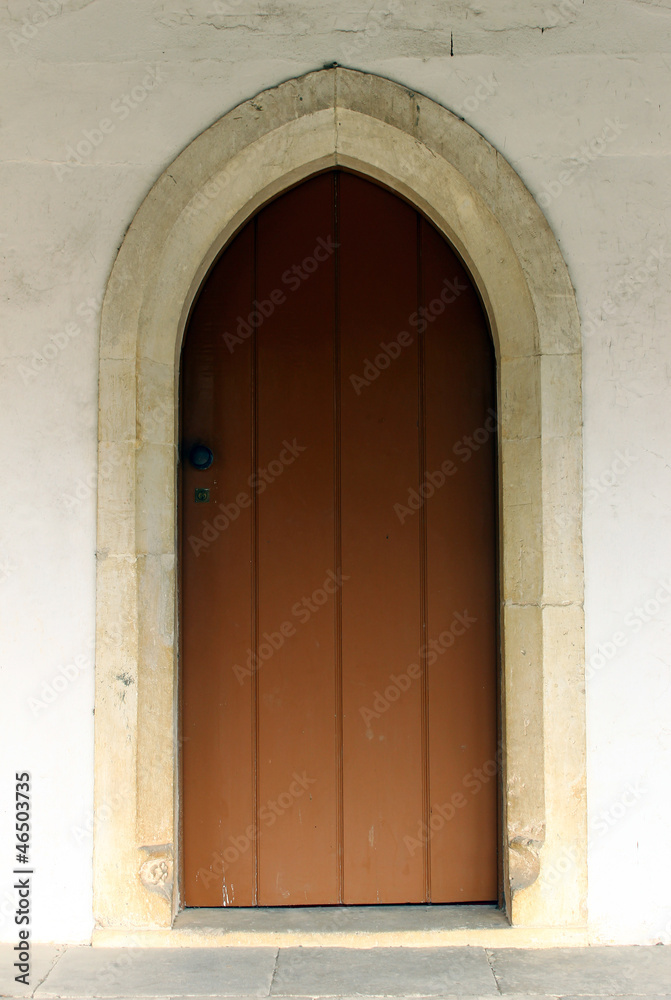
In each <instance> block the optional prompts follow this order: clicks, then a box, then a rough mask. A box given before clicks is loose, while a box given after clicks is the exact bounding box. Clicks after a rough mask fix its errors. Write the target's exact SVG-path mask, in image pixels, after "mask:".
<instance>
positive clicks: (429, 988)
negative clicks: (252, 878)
mask: <svg viewBox="0 0 671 1000" xmlns="http://www.w3.org/2000/svg"><path fill="white" fill-rule="evenodd" d="M450 994H457V995H469V996H473V995H477V994H482V995H483V996H497V995H498V990H497V987H496V981H495V979H494V976H493V975H492V971H491V969H490V967H489V963H488V961H487V956H486V954H485V951H484V949H483V948H372V949H369V948H337V949H336V948H329V949H326V948H282V949H281V950H280V952H279V956H278V960H277V969H276V972H275V976H274V978H273V985H272V989H271V993H270V995H271V996H281V997H293V996H300V997H312V996H324V995H331V996H339V997H342V996H391V997H402V996H408V995H409V996H418V995H419V996H426V997H436V996H439V997H445V996H446V995H450Z"/></svg>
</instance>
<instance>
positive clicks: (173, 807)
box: [93, 68, 587, 944]
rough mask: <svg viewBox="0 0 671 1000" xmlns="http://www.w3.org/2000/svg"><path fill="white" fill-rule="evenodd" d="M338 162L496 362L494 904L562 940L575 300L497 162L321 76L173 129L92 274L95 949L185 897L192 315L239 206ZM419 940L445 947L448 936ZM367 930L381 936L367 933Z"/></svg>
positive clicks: (575, 704) (577, 529) (548, 234)
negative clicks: (412, 215) (400, 229)
mask: <svg viewBox="0 0 671 1000" xmlns="http://www.w3.org/2000/svg"><path fill="white" fill-rule="evenodd" d="M336 168H338V169H344V170H352V171H355V172H357V173H360V174H362V175H365V176H366V177H369V178H370V179H371V180H374V181H377V182H379V183H381V184H383V185H385V186H386V187H387V188H388V189H390V190H392V191H394V192H395V193H397V194H398V195H399V196H400V197H402V198H404V199H406V200H407V201H408V202H409V203H410V204H411V205H414V206H416V207H417V209H418V210H419V211H420V212H421V213H422V214H423V215H424V216H425V217H426V218H427V219H429V220H430V221H431V223H432V224H433V225H434V226H435V227H436V229H437V230H438V231H439V232H440V233H441V234H443V235H444V236H445V238H446V239H448V240H449V241H450V243H451V245H452V246H454V247H455V248H456V249H457V252H458V254H459V257H460V258H461V259H462V260H463V261H464V262H465V263H466V265H467V267H468V271H469V273H470V275H471V278H472V280H473V282H474V284H475V285H476V286H477V289H478V293H479V295H480V298H481V301H482V303H483V307H484V309H485V312H486V315H487V319H488V321H489V327H490V330H491V333H492V339H493V342H494V347H495V350H496V358H497V413H498V432H497V443H498V472H499V491H498V492H499V545H498V564H499V567H500V573H499V579H500V591H499V601H498V622H499V636H500V648H501V661H502V663H501V691H500V697H499V706H500V713H501V790H502V794H501V800H502V809H501V829H500V852H501V883H502V884H501V891H502V895H503V899H504V901H505V903H504V905H505V913H506V917H507V919H508V920H509V921H510V922H511V924H512V928H511V941H512V940H515V941H516V942H517V943H519V942H520V941H522V940H528V941H530V942H535V943H537V941H538V940H540V938H539V936H538V935H541V936H542V939H543V940H544V941H547V942H549V941H554V942H555V943H558V944H559V943H566V942H567V941H568V940H572V941H577V940H584V935H585V923H586V893H587V888H586V887H587V862H586V843H587V837H586V828H587V827H586V795H585V728H584V721H585V715H584V708H585V690H584V663H583V625H584V615H583V607H582V598H583V580H584V574H583V562H582V547H581V512H582V506H581V504H582V478H581V476H582V464H581V463H582V434H581V419H582V418H581V342H580V324H579V316H578V311H577V307H576V302H575V294H574V291H573V288H572V286H571V281H570V277H569V274H568V271H567V268H566V264H565V262H564V260H563V258H562V254H561V251H560V249H559V247H558V245H557V241H556V239H555V238H554V235H553V233H552V231H551V229H550V226H549V225H548V222H547V220H546V219H545V218H544V216H543V214H542V212H541V211H540V209H539V208H538V206H537V205H536V203H535V201H534V198H533V195H532V194H531V192H530V191H529V190H528V188H527V187H526V186H525V184H524V182H523V180H522V179H521V178H520V177H519V176H518V175H517V174H516V173H515V171H514V170H513V169H512V167H511V166H510V164H508V163H507V161H506V160H505V158H504V157H503V156H502V155H501V154H500V153H499V152H497V150H495V149H494V148H493V147H492V146H491V145H490V144H489V143H488V142H487V141H486V140H485V139H484V138H483V137H482V136H481V135H479V134H478V133H477V132H475V131H474V130H473V129H472V128H471V127H470V126H469V125H468V124H467V123H466V122H464V121H462V120H460V119H459V118H457V117H456V116H455V115H453V114H451V113H450V112H449V111H448V110H447V109H446V108H444V107H441V106H440V105H438V104H437V103H436V102H435V101H432V100H430V99H428V98H426V97H424V96H422V95H421V94H418V93H417V92H414V91H411V90H408V89H407V88H405V87H403V86H401V85H400V84H397V83H394V82H392V81H390V80H385V79H383V78H381V77H376V76H373V75H371V74H365V73H358V72H354V71H351V70H345V69H342V68H334V69H329V70H322V71H319V72H315V73H309V74H307V75H306V76H304V77H302V78H300V79H296V80H291V81H287V82H286V83H283V84H282V85H280V86H278V87H275V88H272V89H270V90H268V91H264V92H263V93H261V94H258V95H257V96H256V97H255V98H254V99H253V100H252V101H248V102H245V103H244V104H241V105H239V106H238V107H236V108H233V109H231V110H230V111H228V112H227V113H226V114H225V115H224V116H223V117H222V118H221V119H220V120H219V121H217V122H216V123H214V124H213V125H212V126H211V127H210V128H209V129H207V130H206V131H205V132H204V133H203V134H202V135H200V136H198V137H197V138H195V139H194V140H193V142H192V143H191V144H190V145H189V146H187V147H186V148H185V149H184V150H183V152H182V153H180V155H179V156H178V157H177V158H176V159H175V160H174V161H173V163H171V164H170V165H169V166H168V167H167V168H166V170H165V171H164V173H163V174H162V175H161V176H160V177H159V178H158V180H157V181H156V183H155V185H154V186H153V188H152V189H151V191H150V192H149V193H148V195H147V197H146V198H145V200H144V202H143V203H142V205H141V206H140V208H139V209H138V211H137V213H136V215H135V217H134V219H133V221H132V223H131V224H130V226H129V228H128V231H127V233H126V235H125V237H124V240H123V243H122V245H121V247H120V248H119V252H118V256H117V258H116V261H115V263H114V266H113V268H112V271H111V274H110V278H109V282H108V285H107V290H106V294H105V299H104V303H103V310H102V317H101V330H100V367H99V387H100V389H99V397H100V419H99V461H100V468H101V469H105V470H107V471H106V472H105V474H101V475H100V477H99V484H98V529H97V558H98V562H97V586H96V604H97V638H96V664H95V670H96V685H95V690H96V704H95V809H96V815H98V814H99V812H100V811H102V812H103V814H107V813H108V812H109V813H110V814H109V816H108V817H107V818H106V820H105V822H104V823H96V824H95V826H94V853H93V871H94V915H95V921H96V928H97V929H96V932H95V935H94V940H95V941H96V942H100V943H103V942H108V943H110V942H112V941H114V942H117V943H124V942H127V943H136V939H135V935H136V934H137V933H138V932H139V931H140V930H141V929H143V928H144V929H147V930H149V932H150V934H151V935H153V938H152V940H153V939H154V938H155V939H156V940H157V941H158V940H159V939H160V940H161V942H164V943H174V942H175V941H182V940H184V939H183V938H180V937H179V932H178V930H177V928H176V927H175V926H173V924H174V921H175V917H176V915H177V914H178V913H179V911H180V909H181V907H183V905H184V893H183V881H182V875H183V867H184V866H183V850H182V839H181V837H182V834H181V829H180V816H181V813H182V809H181V801H180V795H181V790H180V789H181V785H180V781H179V773H180V766H181V759H182V751H183V748H184V745H185V744H184V741H183V740H182V739H181V734H180V732H179V710H178V709H179V702H178V681H179V675H180V670H181V667H180V654H179V634H178V629H177V627H176V623H177V616H176V597H177V593H178V586H177V577H176V567H177V563H178V556H179V553H178V545H177V542H178V532H177V513H178V507H177V497H176V485H177V469H178V462H177V454H178V446H179V438H178V433H177V431H178V428H177V421H176V415H177V410H178V378H179V360H180V351H181V344H182V339H183V335H184V331H185V328H186V324H187V321H188V318H189V315H190V312H191V306H192V303H193V301H194V298H195V296H196V294H197V292H198V289H199V288H200V287H201V285H202V282H203V279H204V277H205V275H206V274H207V273H209V270H210V267H211V264H212V262H213V261H214V260H215V259H216V258H217V257H218V255H219V253H220V251H221V248H222V247H223V246H227V245H228V243H229V242H230V240H231V239H232V237H233V236H234V235H235V233H237V232H238V231H239V230H240V228H241V226H243V225H244V224H245V222H246V221H247V220H248V219H249V218H250V217H251V216H252V215H253V214H254V213H255V212H257V211H258V210H259V209H260V208H261V207H262V206H263V205H266V204H268V203H269V202H270V201H271V200H272V199H273V198H274V197H276V196H277V195H278V194H280V193H282V192H283V191H286V190H288V189H289V188H290V187H291V186H292V185H296V184H297V183H299V182H300V181H301V180H304V179H306V178H308V177H310V176H312V175H314V174H315V173H316V172H318V171H323V170H325V169H336ZM371 388H372V387H371ZM362 398H363V397H362ZM288 471H290V470H288ZM119 633H121V636H122V641H121V643H119V642H118V641H117V636H118V635H119ZM111 802H114V803H116V804H115V806H114V808H113V809H111V810H110V803H111ZM567 850H568V851H569V854H567ZM568 857H570V862H569V863H567V858H568ZM259 912H260V911H259ZM524 928H527V929H528V930H526V931H525V930H524ZM536 929H538V930H536ZM441 933H443V937H442V938H441V940H443V941H444V942H445V943H448V942H449V941H453V942H454V940H455V939H453V938H452V937H451V931H450V930H449V929H447V928H446V929H444V931H443V932H441ZM483 933H484V934H485V938H483V936H482V935H483ZM488 933H489V932H485V931H482V930H477V929H476V930H474V931H473V933H472V934H471V932H470V931H468V932H466V934H465V937H464V936H461V937H459V943H466V942H468V941H470V942H471V943H473V942H475V941H477V942H478V943H480V944H482V943H483V941H484V940H485V939H486V940H488V941H491V942H492V944H493V943H494V940H497V941H498V942H499V943H500V940H501V939H500V938H498V937H495V938H489V937H487V934H488ZM497 933H498V932H497ZM196 937H197V935H196ZM254 939H255V940H256V941H258V940H259V938H258V936H256V932H255V938H254ZM194 940H195V939H193V940H192V939H189V943H194ZM227 940H228V939H227ZM367 940H370V941H371V944H376V943H379V942H380V940H382V939H381V938H380V936H379V934H378V932H377V931H375V932H373V933H371V936H370V938H367ZM413 940H414V941H415V942H416V940H417V939H416V938H413ZM431 943H435V939H432V941H431Z"/></svg>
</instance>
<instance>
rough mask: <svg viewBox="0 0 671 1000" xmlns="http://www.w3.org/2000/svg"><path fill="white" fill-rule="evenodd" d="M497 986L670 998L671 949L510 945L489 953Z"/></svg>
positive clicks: (516, 989)
mask: <svg viewBox="0 0 671 1000" xmlns="http://www.w3.org/2000/svg"><path fill="white" fill-rule="evenodd" d="M488 955H489V960H490V964H491V967H492V969H493V972H494V975H495V977H496V982H497V985H498V987H499V990H500V991H501V993H503V994H504V995H506V994H510V993H539V994H547V995H550V996H561V997H562V998H564V1000H568V998H574V997H580V998H581V1000H582V998H583V997H585V996H586V995H588V996H594V997H603V996H611V995H612V996H617V997H620V998H623V997H625V996H633V997H635V996H640V995H644V996H646V997H650V996H666V995H668V994H670V993H671V948H669V947H664V946H657V947H638V946H635V945H632V946H628V947H619V948H610V947H591V948H541V949H531V948H506V949H496V950H491V951H489V952H488Z"/></svg>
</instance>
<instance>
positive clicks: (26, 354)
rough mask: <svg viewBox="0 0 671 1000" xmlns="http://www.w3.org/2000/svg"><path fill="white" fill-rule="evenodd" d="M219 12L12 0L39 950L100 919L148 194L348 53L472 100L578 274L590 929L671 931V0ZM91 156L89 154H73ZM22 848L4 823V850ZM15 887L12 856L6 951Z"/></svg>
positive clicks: (5, 252)
mask: <svg viewBox="0 0 671 1000" xmlns="http://www.w3.org/2000/svg"><path fill="white" fill-rule="evenodd" d="M214 6H215V5H213V4H212V3H210V2H209V0H208V2H205V0H193V2H188V0H173V2H170V3H168V2H163V0H159V2H155V3H152V2H150V0H142V2H137V3H130V2H117V3H114V4H112V3H96V4H93V3H86V2H84V0H72V2H70V3H67V2H65V3H63V4H62V5H56V4H49V3H40V2H39V0H36V2H32V0H25V2H24V0H16V2H13V3H11V4H9V5H7V6H6V7H3V10H2V12H0V44H1V45H2V46H3V54H4V59H3V62H2V69H0V74H1V75H2V80H1V86H0V92H1V93H2V102H3V105H4V109H3V116H2V117H3V143H2V154H1V156H2V159H1V160H0V180H1V183H2V190H3V192H4V193H5V198H4V210H3V214H2V222H1V224H0V234H1V236H0V253H1V254H2V256H3V258H4V261H3V278H2V281H3V286H4V287H3V296H2V306H1V308H2V320H1V322H2V335H1V336H2V346H1V350H2V356H1V358H0V374H1V377H2V385H3V393H2V398H3V402H4V406H3V407H2V416H1V417H0V419H1V420H2V436H1V440H2V450H3V451H2V458H3V463H2V465H3V473H4V475H3V489H2V495H1V498H0V504H1V510H2V518H1V520H0V601H1V602H2V619H1V627H2V639H3V659H2V685H3V695H4V699H3V713H6V714H3V719H2V725H3V737H4V739H3V747H4V752H3V764H4V767H3V770H2V774H3V782H4V792H3V805H4V804H5V803H7V802H8V801H9V799H8V796H9V793H10V791H11V778H12V776H13V771H14V770H15V769H20V770H23V769H29V770H31V771H32V773H33V783H34V807H35V808H34V812H35V820H34V832H33V838H34V852H33V857H34V862H35V868H36V870H37V871H38V872H40V878H39V879H38V881H37V882H36V886H35V894H34V918H35V923H34V933H35V938H36V939H38V940H40V939H41V940H49V939H60V940H67V939H70V940H86V939H88V937H89V935H90V932H91V928H92V918H91V870H92V864H91V850H92V837H91V830H92V825H93V822H94V819H93V814H92V810H93V798H92V777H93V714H92V713H93V671H92V662H93V658H92V650H91V647H90V642H91V638H92V636H93V631H94V609H95V594H94V578H95V577H94V553H95V502H96V496H95V482H96V466H97V461H96V423H97V384H96V379H97V370H98V363H97V344H98V321H99V303H100V298H101V296H102V293H103V291H104V288H105V284H106V281H107V277H108V275H109V272H110V269H111V266H112V263H113V260H114V258H115V254H116V251H117V248H118V246H119V244H120V242H121V240H122V238H123V234H124V232H125V230H126V228H127V226H128V225H129V223H130V221H131V219H132V217H133V215H134V213H135V211H136V209H137V207H138V205H139V204H140V203H141V201H142V200H143V198H144V196H145V194H146V193H147V191H148V190H149V188H150V187H151V186H152V184H153V183H154V181H155V180H156V178H157V177H158V176H159V175H160V173H161V172H162V170H163V169H164V168H165V167H166V166H167V164H168V163H169V162H170V161H171V160H172V159H174V157H175V156H176V155H177V153H178V152H179V151H180V150H181V149H182V148H184V147H185V146H186V145H187V144H188V142H189V141H191V140H192V139H193V138H194V136H195V135H197V134H198V133H199V132H201V131H202V129H203V128H205V127H206V126H208V125H209V124H210V123H211V122H212V121H214V120H215V119H217V118H219V117H220V116H221V115H222V114H223V113H225V112H226V111H228V110H230V109H231V108H232V107H234V106H236V105H237V104H238V103H239V102H240V101H241V100H243V99H245V98H248V97H250V96H252V95H253V94H256V93H258V92H259V91H261V90H262V89H264V88H265V87H268V86H271V85H273V84H275V83H277V82H279V81H281V80H283V79H287V78H291V77H294V76H297V75H299V74H301V73H304V72H306V71H308V70H311V69H313V68H315V67H318V66H320V65H322V64H323V63H332V62H334V61H335V62H339V63H342V64H345V65H350V66H353V67H355V68H358V69H363V70H367V71H370V72H372V73H379V74H381V75H383V76H387V77H390V78H393V79H395V80H397V81H399V82H400V83H402V84H404V85H406V86H408V87H411V88H414V89H416V90H417V91H419V92H422V93H424V94H426V95H427V96H429V97H431V98H433V99H434V100H436V101H438V102H439V103H441V104H443V105H445V106H446V107H448V108H450V109H452V110H454V111H456V112H457V113H459V114H461V115H462V116H463V117H464V118H465V119H466V120H467V121H468V122H469V123H470V124H472V125H473V126H474V127H475V128H476V129H477V130H478V131H480V132H481V133H482V134H483V135H484V136H485V137H486V138H487V139H488V140H489V142H491V143H492V144H493V145H494V146H495V147H496V148H497V149H498V150H499V151H500V152H501V153H502V155H504V156H505V157H506V158H507V159H508V160H509V161H510V162H511V163H512V165H513V166H514V168H515V169H516V170H517V171H518V173H519V174H520V175H521V177H522V178H523V180H524V181H525V183H526V184H527V186H528V187H529V189H530V190H531V191H532V193H534V194H536V196H537V198H538V199H539V200H540V201H541V204H542V205H543V207H544V210H545V212H546V215H547V217H548V219H549V221H550V224H551V226H552V228H553V231H554V233H555V235H556V236H557V238H558V241H559V244H560V247H561V249H562V252H563V254H564V257H565V259H566V261H567V263H568V266H569V271H570V274H571V278H572V281H573V284H574V286H575V288H576V293H577V298H578V304H579V306H580V309H581V312H582V315H583V321H584V341H583V363H584V419H585V426H584V448H585V468H584V478H585V487H586V497H585V522H584V525H585V526H584V543H585V562H586V627H587V663H588V684H587V706H588V750H589V753H588V778H589V785H588V794H589V803H590V814H591V844H590V866H589V877H590V897H589V902H590V920H591V925H592V929H593V933H594V935H595V937H597V938H598V939H601V940H623V941H654V940H658V939H662V940H665V941H668V940H669V938H670V937H671V933H670V932H671V925H670V923H669V922H670V921H671V911H670V909H669V898H671V892H670V891H669V890H670V888H671V885H670V883H671V871H670V868H669V855H668V831H669V829H670V828H671V796H669V794H668V778H667V775H668V773H669V763H670V761H669V757H670V756H671V746H670V743H671V739H670V737H669V727H668V718H669V716H670V708H671V705H670V702H671V695H670V690H669V687H670V686H669V671H670V666H669V661H670V654H669V641H668V640H669V630H670V624H671V618H670V615H669V607H670V606H671V605H670V604H669V603H664V600H659V599H658V598H662V599H663V598H665V596H666V592H665V591H663V590H660V589H659V587H660V583H661V582H663V581H665V580H668V578H669V557H668V553H669V551H671V545H670V542H671V538H670V536H671V516H670V513H669V502H668V497H669V496H670V495H671V489H670V488H669V487H670V486H671V472H670V471H669V468H670V465H671V440H670V433H669V421H668V416H667V415H668V412H669V402H670V401H671V400H670V395H671V394H670V392H669V381H670V379H669V371H670V368H671V342H670V341H669V338H668V334H667V330H668V324H669V319H670V314H671V292H670V291H669V288H670V285H671V283H670V282H669V280H668V275H669V268H668V260H667V257H666V253H667V247H666V244H665V239H666V234H667V231H668V226H669V221H670V202H671V195H670V194H669V185H668V175H669V144H670V137H671V128H670V122H669V112H668V110H667V109H665V105H664V101H665V96H666V94H667V93H668V87H669V69H668V66H669V53H668V41H667V39H668V38H669V34H670V32H669V28H670V27H671V9H670V7H671V5H669V4H668V3H664V2H661V0H657V2H655V3H652V2H651V3H647V2H643V0H638V2H628V3H625V2H623V0H622V2H621V0H616V2H605V0H602V2H593V3H588V4H585V5H583V4H578V3H577V2H575V3H566V2H564V3H561V4H551V3H533V2H532V3H522V2H520V3H513V2H509V0H506V2H500V0H499V2H494V0H483V2H482V3H480V4H479V5H478V6H477V9H476V8H475V5H473V4H467V3H455V4H454V5H452V6H451V7H449V8H447V7H446V5H444V4H440V3H437V2H436V3H428V2H421V3H404V4H400V3H399V4H397V5H395V4H391V3H378V4H376V5H374V6H373V8H372V9H369V7H368V5H366V9H365V10H364V9H363V8H360V7H359V6H357V5H353V4H343V3H323V4H308V3H305V4H303V3H288V2H286V3H284V2H283V3H280V4H278V5H275V7H273V13H271V14H266V16H262V8H261V6H260V5H258V4H255V3H249V4H246V5H245V9H244V11H243V10H242V8H241V5H240V4H237V3H232V2H229V3H228V4H222V5H221V11H222V12H221V13H217V12H216V11H215V12H214V14H213V13H212V11H213V7H214ZM57 7H58V8H59V9H58V10H57V12H56V13H50V12H47V13H46V14H44V17H42V16H41V12H43V11H44V10H46V11H50V10H52V9H53V10H56V8H57ZM24 18H28V24H27V25H26V23H25V21H24ZM31 25H32V27H31ZM33 28H34V30H32V29H33ZM542 28H545V29H546V30H543V31H542V30H541V29H542ZM665 49H666V51H665ZM451 52H453V53H454V54H453V55H451V54H450V53H451ZM126 95H127V99H126ZM126 111H127V112H128V113H127V114H126V113H125V112H126ZM103 121H105V122H106V123H107V124H106V125H105V130H103V127H102V126H101V123H102V122H103ZM87 133H88V138H87ZM96 142H97V143H98V144H97V145H94V143H96ZM87 143H90V144H91V148H90V152H85V153H84V154H79V159H80V160H81V162H79V163H77V162H75V160H74V157H70V164H69V165H68V164H67V163H66V161H67V160H68V157H69V156H70V154H69V152H68V147H71V148H73V149H74V148H76V146H77V145H78V144H82V145H81V146H80V148H81V149H82V150H84V151H86V150H87V145H86V144H87ZM585 149H586V152H585ZM64 164H65V165H64ZM656 255H657V256H656ZM660 255H661V260H660ZM50 344H53V345H54V346H53V347H47V345H50ZM45 348H46V350H45ZM33 352H35V353H36V354H37V355H38V356H39V355H41V356H42V357H43V358H45V363H44V365H43V366H42V362H41V361H40V360H39V359H36V358H35V353H33ZM46 354H51V355H53V357H52V358H46V357H45V355H46ZM21 366H23V368H22V367H21ZM655 594H658V597H655ZM646 602H648V604H647V608H646ZM123 624H124V623H123V622H121V623H120V627H121V628H122V627H123ZM609 643H610V644H611V645H608V644H609ZM59 677H61V678H63V680H58V678H59ZM66 682H67V683H66ZM57 688H58V689H59V690H57ZM48 699H51V700H49V701H48ZM114 807H115V805H114V803H110V808H114ZM98 821H99V822H105V817H104V815H101V816H100V817H99V818H98ZM11 845H12V840H11V826H10V821H9V816H7V817H6V818H4V819H3V822H2V825H1V827H0V856H1V857H3V858H6V859H10V858H11V857H12V850H11ZM11 884H12V880H11V878H10V875H9V864H7V865H6V866H5V867H4V868H2V870H0V921H1V923H0V936H1V937H2V939H4V940H12V939H13V930H14V927H13V923H12V921H11V919H10V914H11V909H10V905H9V904H10V903H11V902H12V900H13V894H12V892H11V889H10V887H11Z"/></svg>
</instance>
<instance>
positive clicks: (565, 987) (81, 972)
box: [0, 945, 671, 1000]
mask: <svg viewBox="0 0 671 1000" xmlns="http://www.w3.org/2000/svg"><path fill="white" fill-rule="evenodd" d="M32 951H33V955H32V963H31V964H32V968H31V983H30V985H29V986H28V987H23V986H20V984H17V983H16V982H15V981H14V970H13V968H12V965H13V962H14V961H15V957H14V953H13V951H12V946H11V945H1V946H0V963H1V965H0V994H1V995H2V996H11V997H14V996H21V997H26V996H28V997H44V998H54V997H59V998H60V997H63V998H68V1000H85V998H86V1000H89V998H93V997H102V998H112V997H113V998H131V997H152V998H163V1000H168V998H182V997H198V998H215V997H239V998H242V997H246V998H248V997H281V998H284V1000H289V998H292V997H295V998H298V997H303V998H304V997H312V998H316V997H339V998H354V997H420V998H427V1000H428V998H432V997H440V998H450V1000H452V998H455V1000H456V998H458V997H459V998H461V997H466V998H469V1000H475V998H483V1000H484V998H487V997H500V996H504V997H507V998H509V1000H548V998H551V997H552V998H557V997H561V998H563V1000H576V998H578V997H580V998H583V1000H584V998H589V997H592V998H598V1000H607V998H615V997H617V998H618V1000H634V998H646V1000H671V947H663V946H657V947H587V948H539V949H527V948H498V949H486V948H473V947H470V948H373V949H361V948H279V949H278V948H90V947H85V946H68V947H56V946H51V945H34V946H33V949H32Z"/></svg>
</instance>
